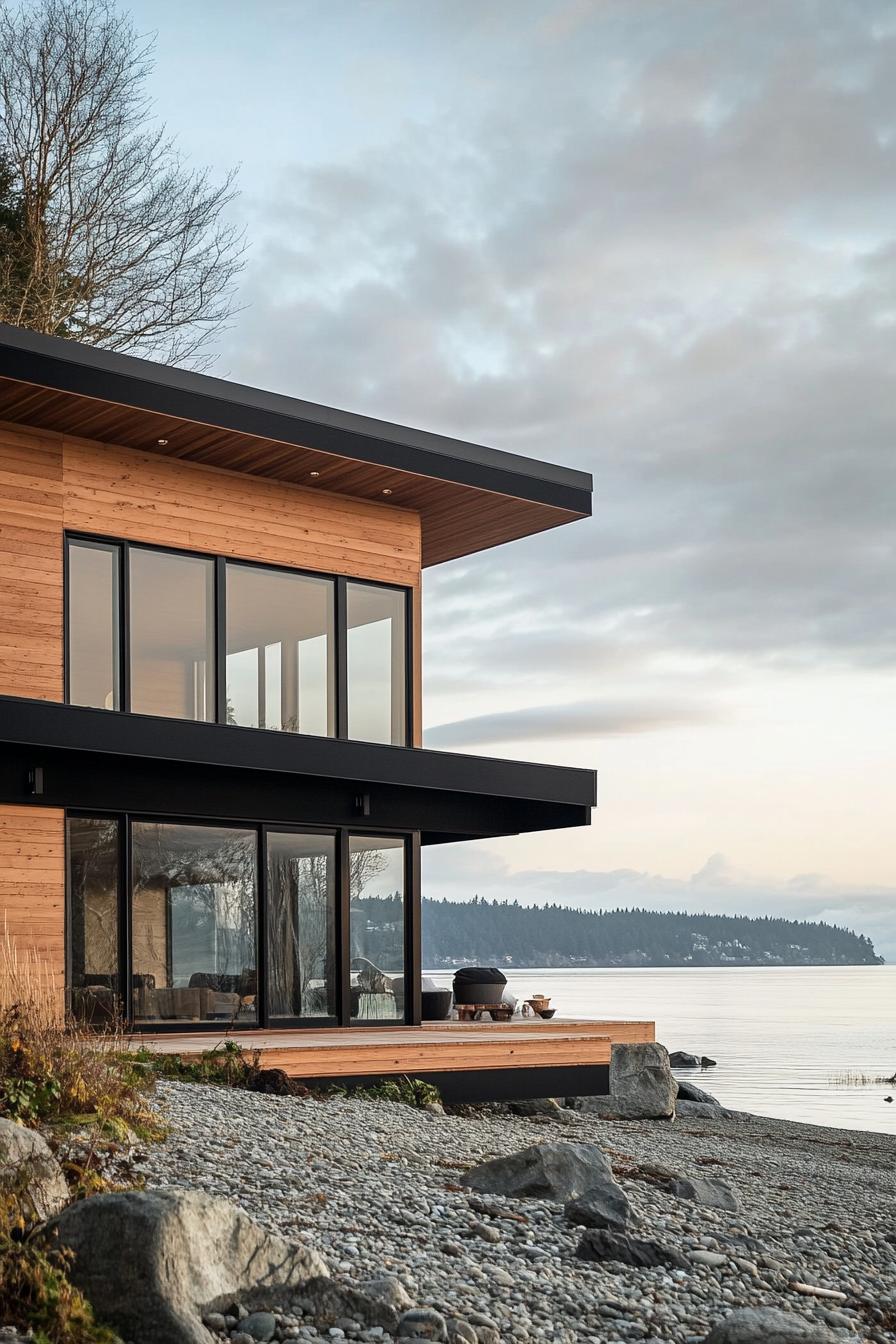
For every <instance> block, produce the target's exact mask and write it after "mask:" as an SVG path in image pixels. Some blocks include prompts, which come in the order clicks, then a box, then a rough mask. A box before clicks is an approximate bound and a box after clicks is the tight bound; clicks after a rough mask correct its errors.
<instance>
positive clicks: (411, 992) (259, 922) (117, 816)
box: [65, 807, 421, 1035]
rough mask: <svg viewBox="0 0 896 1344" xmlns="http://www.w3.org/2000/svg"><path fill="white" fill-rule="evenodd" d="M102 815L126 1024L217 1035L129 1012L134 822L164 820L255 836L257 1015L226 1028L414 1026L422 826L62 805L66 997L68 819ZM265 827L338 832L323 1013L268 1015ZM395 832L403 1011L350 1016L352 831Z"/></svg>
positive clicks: (211, 1026) (148, 1030)
mask: <svg viewBox="0 0 896 1344" xmlns="http://www.w3.org/2000/svg"><path fill="white" fill-rule="evenodd" d="M75 817H86V818H104V819H108V820H113V821H115V822H116V823H117V825H118V843H119V862H118V957H119V966H118V983H119V986H120V1004H119V1007H120V1013H121V1020H122V1022H123V1024H124V1026H125V1028H126V1029H127V1030H128V1031H133V1032H134V1033H138V1034H147V1035H177V1034H181V1035H182V1034H184V1033H190V1034H193V1033H197V1034H200V1033H201V1034H206V1033H214V1032H217V1033H218V1034H220V1032H221V1030H222V1024H221V1023H220V1022H194V1021H191V1020H187V1019H184V1020H182V1021H165V1022H139V1021H136V1020H135V1019H134V997H133V975H134V971H133V947H132V939H131V892H132V888H133V855H132V843H131V830H132V824H133V823H134V822H150V823H161V824H165V825H175V826H181V825H182V826H209V827H239V828H240V829H242V830H248V831H254V832H255V834H256V836H257V851H256V852H257V868H256V895H255V910H256V922H255V945H256V946H255V950H256V962H257V975H258V1011H257V1014H256V1020H255V1021H254V1022H249V1023H239V1022H235V1023H229V1024H227V1032H228V1034H230V1033H233V1034H234V1035H246V1034H249V1035H251V1033H252V1032H257V1031H279V1030H286V1031H292V1030H297V1029H298V1030H318V1031H327V1030H330V1029H335V1028H338V1027H351V1028H357V1029H359V1030H364V1029H366V1028H370V1029H380V1030H383V1029H388V1028H391V1027H407V1026H416V1025H419V1023H420V990H419V987H420V976H421V947H420V832H419V831H407V830H395V829H393V828H390V827H388V826H356V825H354V824H352V825H348V826H321V825H313V824H308V825H305V824H303V823H302V822H300V821H296V822H292V823H290V824H285V823H283V822H276V821H248V822H247V821H242V820H240V819H239V818H238V817H205V816H185V815H183V814H179V815H173V814H169V813H148V812H143V811H135V812H127V811H110V810H106V809H102V808H77V807H71V808H66V811H65V818H66V826H65V976H66V995H67V998H69V999H70V996H71V989H72V984H71V979H72V959H71V952H72V939H71V932H72V889H71V888H72V884H71V853H70V850H69V843H68V835H69V828H68V821H69V819H70V818H75ZM269 832H275V833H278V834H280V833H285V834H293V835H311V834H314V835H331V836H334V837H335V846H334V853H335V862H336V877H335V889H336V910H335V916H336V918H335V941H336V976H337V986H336V989H337V1006H338V1007H337V1013H336V1014H335V1015H331V1016H328V1017H313V1018H312V1017H293V1018H289V1017H275V1018H271V1015H270V1002H269V996H268V962H267V954H268V910H269V896H268V874H267V836H268V833H269ZM350 835H370V836H373V837H377V836H394V837H396V838H398V839H401V840H403V841H404V961H405V970H404V1014H403V1016H402V1017H400V1018H394V1019H392V1018H366V1019H361V1018H353V1017H352V1015H351V892H350V880H349V836H350Z"/></svg>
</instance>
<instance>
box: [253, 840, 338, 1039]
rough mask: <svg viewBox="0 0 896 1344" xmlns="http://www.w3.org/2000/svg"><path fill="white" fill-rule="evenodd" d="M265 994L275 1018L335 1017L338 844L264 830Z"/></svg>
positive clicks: (332, 841) (272, 1015) (331, 841)
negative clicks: (266, 834)
mask: <svg viewBox="0 0 896 1344" xmlns="http://www.w3.org/2000/svg"><path fill="white" fill-rule="evenodd" d="M267 865H268V930H267V937H268V949H269V951H268V996H269V1003H270V1015H271V1017H272V1018H275V1017H301V1018H306V1017H324V1018H326V1017H335V1016H336V1013H337V1011H338V1009H337V1003H336V990H337V987H336V933H335V915H336V840H335V837H334V836H332V835H294V834H287V833H286V832H277V833H275V832H268V836H267Z"/></svg>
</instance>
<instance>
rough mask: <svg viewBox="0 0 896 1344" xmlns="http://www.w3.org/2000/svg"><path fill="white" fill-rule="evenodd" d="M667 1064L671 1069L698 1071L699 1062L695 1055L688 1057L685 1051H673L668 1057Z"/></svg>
mask: <svg viewBox="0 0 896 1344" xmlns="http://www.w3.org/2000/svg"><path fill="white" fill-rule="evenodd" d="M669 1063H670V1064H671V1065H672V1068H673V1069H699V1067H700V1060H699V1059H698V1058H697V1056H696V1055H689V1054H688V1052H687V1051H686V1050H673V1051H672V1053H671V1055H670V1056H669Z"/></svg>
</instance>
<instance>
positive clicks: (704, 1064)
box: [700, 1055, 716, 1069]
mask: <svg viewBox="0 0 896 1344" xmlns="http://www.w3.org/2000/svg"><path fill="white" fill-rule="evenodd" d="M700 1067H701V1069H714V1068H715V1067H716V1061H715V1060H714V1059H710V1057H709V1055H701V1056H700Z"/></svg>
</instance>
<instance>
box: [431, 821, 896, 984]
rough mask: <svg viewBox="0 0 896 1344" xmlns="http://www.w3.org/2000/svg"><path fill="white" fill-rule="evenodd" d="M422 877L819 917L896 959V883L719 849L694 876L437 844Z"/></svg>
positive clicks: (656, 906)
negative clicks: (741, 861) (537, 861)
mask: <svg viewBox="0 0 896 1344" xmlns="http://www.w3.org/2000/svg"><path fill="white" fill-rule="evenodd" d="M424 877H425V890H426V894H427V895H428V896H430V897H433V898H434V899H439V898H442V897H446V898H447V899H449V900H468V899H469V898H470V897H471V896H473V895H479V896H481V897H483V898H485V899H488V900H511V901H512V900H518V901H519V902H520V903H521V904H522V905H545V904H548V903H557V904H559V905H569V906H573V907H575V908H578V909H582V910H614V909H621V908H632V907H640V908H646V909H650V910H685V911H688V912H689V913H692V914H696V913H709V914H739V915H777V916H782V917H784V918H786V919H807V920H813V921H814V920H821V921H824V922H825V923H828V924H837V925H840V926H841V927H845V928H850V929H852V930H853V931H854V932H856V933H863V934H865V935H866V936H867V937H869V938H871V940H872V942H873V943H874V945H875V948H876V950H877V952H878V953H879V955H881V956H883V957H885V958H886V959H887V960H888V961H894V960H896V929H894V922H893V912H894V910H896V887H883V886H871V887H856V886H851V885H847V884H840V883H835V882H832V881H830V880H829V879H827V878H825V877H823V876H822V875H820V874H815V873H810V874H805V873H804V874H798V875H796V876H793V877H791V878H788V879H785V880H783V881H780V880H776V879H775V878H771V877H767V876H762V875H758V874H753V873H748V872H745V871H742V870H740V869H738V868H736V867H735V866H734V865H732V864H731V863H730V862H729V861H728V860H727V859H726V858H725V856H724V855H721V854H713V855H711V856H710V857H709V858H708V859H707V861H706V863H705V864H704V865H703V867H702V868H700V869H699V870H698V871H696V872H695V873H693V874H692V875H691V876H690V877H687V878H670V877H665V876H663V875H662V874H659V873H653V872H649V871H639V870H637V869H629V868H622V869H613V870H609V871H603V872H602V871H600V870H596V869H594V870H593V869H579V870H577V871H573V872H563V871H558V870H555V869H527V870H520V871H515V870H513V869H512V868H511V867H510V866H509V865H508V864H506V863H504V862H503V861H502V860H501V859H500V857H499V856H497V855H496V854H494V853H493V852H489V851H488V850H487V849H483V848H477V847H470V846H463V845H447V846H441V845H440V846H437V847H435V848H434V849H428V850H426V851H424Z"/></svg>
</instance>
